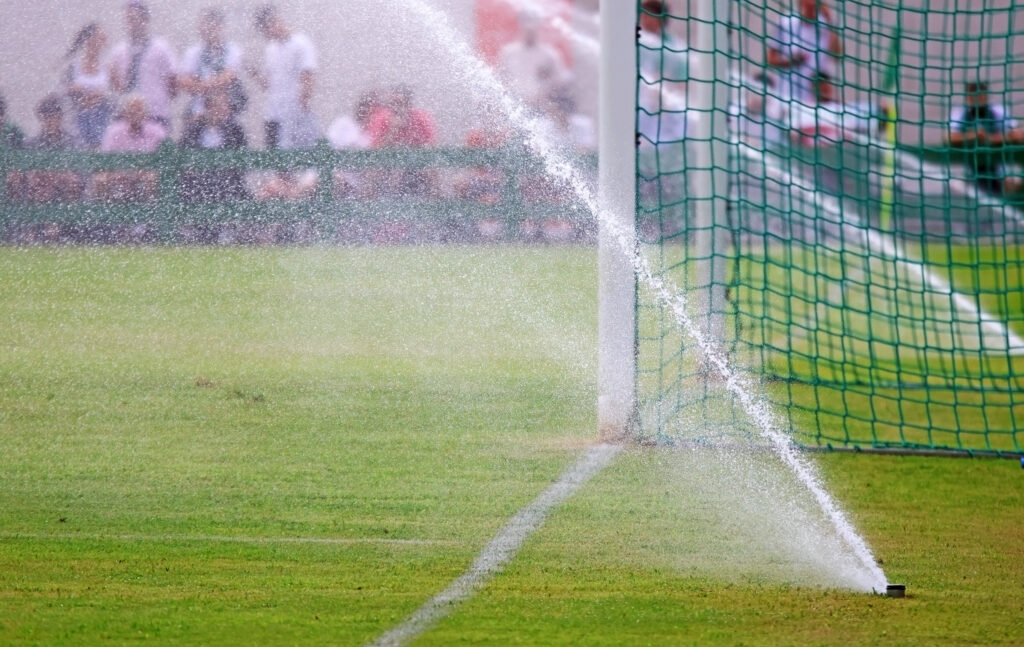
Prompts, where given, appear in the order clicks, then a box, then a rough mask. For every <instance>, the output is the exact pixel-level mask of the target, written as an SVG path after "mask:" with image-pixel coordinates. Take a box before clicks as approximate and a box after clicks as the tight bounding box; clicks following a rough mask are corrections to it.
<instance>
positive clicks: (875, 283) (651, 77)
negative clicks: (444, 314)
mask: <svg viewBox="0 0 1024 647" xmlns="http://www.w3.org/2000/svg"><path fill="white" fill-rule="evenodd" d="M636 4H637V16H638V24H639V25H640V27H641V29H640V30H639V31H638V40H637V61H638V63H637V99H636V106H637V110H636V112H637V120H636V126H637V133H638V141H639V146H638V150H637V162H636V174H637V205H636V207H637V209H636V210H637V235H638V239H639V244H640V246H641V248H642V249H643V251H644V253H645V254H646V255H647V257H648V258H649V259H650V260H651V262H652V263H653V264H654V265H655V269H656V272H657V273H658V274H659V276H661V277H663V278H665V279H668V280H669V282H670V283H671V284H672V285H674V286H676V287H677V288H679V290H680V291H681V293H682V294H684V295H687V298H688V303H689V307H690V308H691V310H692V316H693V318H694V319H695V320H696V321H698V322H699V324H700V326H701V327H702V328H703V329H704V330H705V331H706V332H707V333H709V334H710V335H711V336H712V337H713V338H714V339H715V340H716V341H717V342H718V344H719V345H720V346H721V347H722V348H723V349H724V350H725V352H726V354H727V355H728V357H729V359H730V360H731V363H732V366H733V370H736V371H739V372H741V373H743V374H745V375H746V376H747V378H749V380H750V381H751V382H754V383H757V384H759V385H760V388H761V389H762V393H761V395H762V396H763V397H764V398H765V399H767V400H768V401H769V403H770V404H771V405H772V406H773V408H774V409H775V410H776V411H777V412H779V413H780V414H781V416H782V417H783V419H785V420H786V421H787V422H788V424H789V426H790V428H791V430H792V433H793V435H794V437H795V438H796V439H797V441H798V442H800V443H802V444H805V445H808V446H819V447H833V448H852V449H882V450H901V451H908V450H925V451H956V452H972V453H979V454H982V453H1008V454H1013V453H1020V452H1022V451H1024V395H1022V393H1024V391H1022V386H1024V248H1022V246H1021V243H1022V242H1024V189H1022V182H1021V177H1022V174H1021V172H1020V168H1019V166H1018V164H1019V163H1020V162H1024V135H1022V134H1021V133H1024V131H1019V130H1017V126H1018V124H1017V123H1016V122H1015V121H1014V116H1015V112H1014V109H1015V106H1016V105H1017V104H1019V103H1020V99H1021V98H1022V95H1024V9H1022V8H1014V3H1013V2H1012V0H989V1H987V2H983V3H979V2H965V1H963V0H905V1H903V2H899V1H897V0H892V1H890V2H878V1H877V0H875V1H871V2H868V1H857V0H847V1H846V2H841V3H840V2H835V1H834V0H826V1H825V2H815V1H813V0H787V1H784V2H779V1H770V2H754V1H748V0H691V1H690V2H686V1H685V0H666V2H664V3H663V6H661V7H660V6H659V5H660V4H662V3H659V2H652V1H651V0H638V1H637V3H636ZM1021 117H1022V118H1024V114H1021ZM1022 125H1024V122H1022ZM637 288H638V291H637V305H636V321H637V349H638V356H637V371H636V373H637V377H636V384H637V401H638V412H639V423H640V424H639V429H640V433H641V434H643V435H644V436H647V437H658V438H663V439H685V440H689V441H704V440H707V441H709V442H711V441H718V440H721V439H722V438H724V437H727V436H728V435H730V434H745V433H747V432H746V431H744V424H743V422H742V419H743V416H742V414H741V413H740V412H739V411H738V410H737V407H736V403H735V402H734V401H733V397H732V396H731V395H730V393H729V391H728V389H725V388H723V385H722V384H721V379H720V376H709V370H708V366H707V365H706V362H704V361H702V360H701V357H700V352H698V350H697V349H696V348H695V347H694V341H693V338H692V336H691V335H689V334H687V331H686V330H685V329H684V328H683V327H680V326H679V325H678V322H677V321H675V320H674V318H673V317H672V316H671V313H669V312H667V311H666V309H665V308H663V307H661V304H659V303H658V302H657V299H656V298H655V297H654V295H651V294H650V293H649V292H648V291H646V290H645V289H644V286H643V285H640V284H638V286H637Z"/></svg>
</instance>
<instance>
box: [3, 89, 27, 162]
mask: <svg viewBox="0 0 1024 647" xmlns="http://www.w3.org/2000/svg"><path fill="white" fill-rule="evenodd" d="M24 143H25V133H24V132H22V130H21V128H19V127H18V126H17V124H15V123H14V122H13V121H8V120H7V99H5V98H4V97H3V96H2V95H0V146H2V147H3V148H7V149H11V148H21V147H22V145H23V144H24Z"/></svg>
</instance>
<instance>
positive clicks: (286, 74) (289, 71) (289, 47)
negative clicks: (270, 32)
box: [264, 33, 317, 124]
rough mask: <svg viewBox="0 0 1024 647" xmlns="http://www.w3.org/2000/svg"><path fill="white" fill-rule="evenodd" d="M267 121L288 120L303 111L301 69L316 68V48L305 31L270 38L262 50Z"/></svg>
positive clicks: (296, 117)
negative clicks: (264, 69) (263, 53)
mask: <svg viewBox="0 0 1024 647" xmlns="http://www.w3.org/2000/svg"><path fill="white" fill-rule="evenodd" d="M265 65H266V74H267V96H266V106H265V108H264V116H265V117H266V120H267V121H277V122H281V123H282V124H285V123H290V122H292V121H295V120H296V119H298V118H299V116H300V115H301V114H302V112H303V111H302V106H301V105H300V96H301V94H302V84H301V81H300V79H301V75H302V72H307V71H309V72H312V71H314V70H316V67H317V59H316V49H315V48H314V47H313V41H311V40H310V39H309V37H308V36H306V35H305V34H299V33H293V34H292V35H291V36H290V37H289V38H288V40H285V41H278V40H271V41H270V42H268V43H267V47H266V50H265Z"/></svg>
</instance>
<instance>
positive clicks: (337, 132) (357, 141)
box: [327, 90, 382, 150]
mask: <svg viewBox="0 0 1024 647" xmlns="http://www.w3.org/2000/svg"><path fill="white" fill-rule="evenodd" d="M381 105H382V102H381V98H380V93H379V92H377V91H376V90H371V91H369V92H366V93H364V94H363V96H361V97H359V102H358V103H357V104H356V112H355V115H354V116H349V115H341V116H339V117H338V118H337V119H335V120H334V121H333V122H331V127H330V128H328V129H327V141H329V142H330V143H331V146H333V147H334V148H336V149H339V150H341V149H356V150H362V149H366V148H369V147H370V144H371V141H370V135H369V133H367V127H368V126H369V124H370V117H371V116H372V115H373V114H374V112H375V111H376V110H377V108H378V107H380V106H381Z"/></svg>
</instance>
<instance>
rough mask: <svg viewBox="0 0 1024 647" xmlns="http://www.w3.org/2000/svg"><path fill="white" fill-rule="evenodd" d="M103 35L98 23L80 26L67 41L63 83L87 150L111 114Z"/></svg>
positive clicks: (96, 145)
mask: <svg viewBox="0 0 1024 647" xmlns="http://www.w3.org/2000/svg"><path fill="white" fill-rule="evenodd" d="M106 47H107V35H106V34H105V33H103V29H102V28H101V27H100V26H99V24H98V23H94V22H93V23H89V24H88V25H86V26H85V27H83V28H82V29H81V30H79V32H78V33H77V34H75V37H74V39H73V40H72V41H71V48H70V49H69V50H68V53H67V55H66V56H65V59H66V60H67V61H68V69H67V73H66V78H65V81H66V84H67V93H68V98H69V99H70V100H71V107H72V109H73V110H74V113H75V121H76V123H77V125H78V136H79V138H81V140H82V143H83V144H84V145H85V146H86V148H88V149H90V150H96V149H97V148H99V146H100V142H101V141H102V140H103V133H104V132H106V130H107V126H108V125H109V124H110V116H111V114H112V113H113V105H112V103H111V86H110V71H109V70H108V69H106V68H105V67H104V65H103V63H104V61H103V54H104V50H105V49H106Z"/></svg>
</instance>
